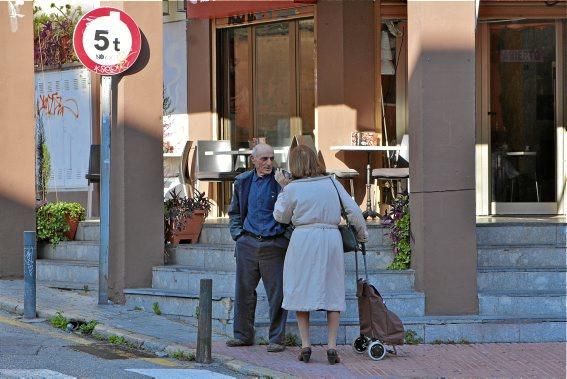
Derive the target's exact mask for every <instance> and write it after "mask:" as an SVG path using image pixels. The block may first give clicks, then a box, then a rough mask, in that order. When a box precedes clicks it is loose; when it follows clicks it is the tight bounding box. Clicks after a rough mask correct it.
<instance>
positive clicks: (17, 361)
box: [0, 311, 242, 379]
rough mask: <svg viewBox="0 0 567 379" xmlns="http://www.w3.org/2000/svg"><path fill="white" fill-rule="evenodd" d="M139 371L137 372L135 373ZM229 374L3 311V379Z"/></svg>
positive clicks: (0, 338) (0, 359)
mask: <svg viewBox="0 0 567 379" xmlns="http://www.w3.org/2000/svg"><path fill="white" fill-rule="evenodd" d="M133 370H135V371H133ZM148 377H154V378H168V379H169V378H176V379H177V378H179V379H181V378H212V379H214V378H230V377H242V376H239V375H238V374H236V373H234V372H231V371H229V370H226V369H224V368H222V367H220V366H215V365H211V366H206V367H202V366H199V365H197V364H195V363H191V362H184V361H178V360H175V359H169V358H159V357H156V356H154V355H152V354H148V353H144V352H141V351H136V350H130V349H126V348H122V347H117V346H115V345H112V344H109V343H102V342H100V341H97V340H95V339H92V338H84V337H82V336H78V335H75V334H70V333H66V332H64V331H62V330H59V329H55V328H53V327H52V326H51V325H49V323H47V322H43V323H33V324H32V323H23V322H22V321H21V320H20V319H18V318H16V316H14V315H11V314H9V313H6V312H2V311H0V378H2V379H4V378H46V379H47V378H50V379H51V378H61V379H67V378H148Z"/></svg>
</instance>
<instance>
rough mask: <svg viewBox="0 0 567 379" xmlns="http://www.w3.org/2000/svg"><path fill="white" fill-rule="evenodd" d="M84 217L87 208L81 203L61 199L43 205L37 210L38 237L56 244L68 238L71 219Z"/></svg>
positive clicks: (82, 218)
mask: <svg viewBox="0 0 567 379" xmlns="http://www.w3.org/2000/svg"><path fill="white" fill-rule="evenodd" d="M84 219H85V208H84V207H83V206H82V205H81V204H79V203H72V202H66V201H59V202H55V203H47V204H45V205H42V206H41V207H39V208H38V209H37V212H36V225H37V239H38V240H40V241H48V242H49V243H52V244H55V245H56V244H57V243H59V241H65V240H67V237H66V236H65V233H67V232H68V231H69V230H70V226H69V220H78V221H82V220H84Z"/></svg>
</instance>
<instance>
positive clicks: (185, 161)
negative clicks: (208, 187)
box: [179, 141, 193, 197]
mask: <svg viewBox="0 0 567 379" xmlns="http://www.w3.org/2000/svg"><path fill="white" fill-rule="evenodd" d="M192 146H193V141H187V142H185V147H184V148H183V153H182V154H181V160H180V161H179V183H180V184H181V186H182V188H183V195H184V196H186V197H189V194H192V193H193V183H192V182H191V168H190V167H189V153H190V152H191V147H192Z"/></svg>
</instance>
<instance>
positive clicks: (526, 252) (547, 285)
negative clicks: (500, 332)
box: [477, 222, 567, 321]
mask: <svg viewBox="0 0 567 379" xmlns="http://www.w3.org/2000/svg"><path fill="white" fill-rule="evenodd" d="M566 235H567V227H566V225H565V224H550V223H545V224H544V223H529V224H527V223H521V222H510V223H499V224H486V225H483V224H480V225H479V227H478V228H477V243H478V279H477V288H478V300H479V314H480V315H481V316H487V317H502V318H506V319H508V320H509V321H512V320H520V319H525V320H530V319H531V320H538V319H539V320H545V321H552V320H559V321H565V318H566V314H567V304H566V289H567V280H566V279H567V277H566V274H567V264H566V261H567V245H566V242H565V238H566Z"/></svg>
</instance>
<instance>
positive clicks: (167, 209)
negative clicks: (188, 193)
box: [163, 190, 212, 245]
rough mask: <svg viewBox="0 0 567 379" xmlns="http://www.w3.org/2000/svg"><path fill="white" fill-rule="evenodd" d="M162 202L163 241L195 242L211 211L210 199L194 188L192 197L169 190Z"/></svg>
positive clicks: (175, 243)
mask: <svg viewBox="0 0 567 379" xmlns="http://www.w3.org/2000/svg"><path fill="white" fill-rule="evenodd" d="M168 197H169V198H168V199H167V200H165V202H164V213H163V214H164V228H165V230H164V235H165V243H166V244H168V243H170V244H174V245H177V244H179V242H181V241H190V242H191V243H195V242H197V240H198V239H199V235H200V234H201V229H202V228H203V224H204V223H205V218H206V217H207V216H208V214H209V212H210V211H211V205H212V203H211V201H210V200H209V199H208V198H207V197H206V196H205V193H203V192H200V191H198V190H195V191H194V193H193V196H192V197H183V196H180V195H179V193H178V192H176V191H175V190H172V191H170V192H169V196H168Z"/></svg>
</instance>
